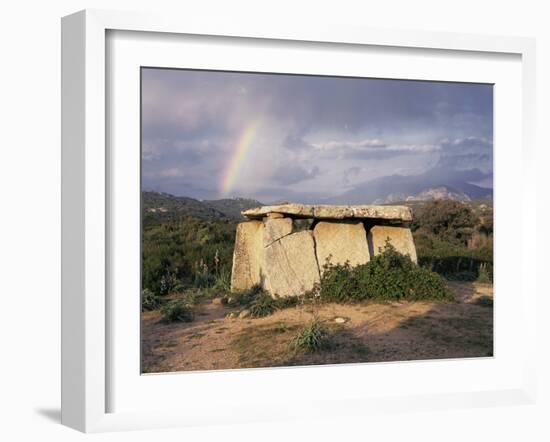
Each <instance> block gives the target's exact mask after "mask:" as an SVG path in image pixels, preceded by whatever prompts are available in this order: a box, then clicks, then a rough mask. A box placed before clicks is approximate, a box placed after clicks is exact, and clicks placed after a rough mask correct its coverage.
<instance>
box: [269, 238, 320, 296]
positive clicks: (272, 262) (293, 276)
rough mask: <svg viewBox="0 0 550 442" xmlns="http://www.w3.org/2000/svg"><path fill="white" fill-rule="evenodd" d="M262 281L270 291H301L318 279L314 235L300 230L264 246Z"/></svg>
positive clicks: (273, 292) (297, 293)
mask: <svg viewBox="0 0 550 442" xmlns="http://www.w3.org/2000/svg"><path fill="white" fill-rule="evenodd" d="M264 252H265V253H264V262H263V264H264V265H263V267H262V281H263V286H264V288H265V289H266V290H267V291H269V292H270V293H271V294H273V295H275V294H276V295H279V296H292V295H301V294H303V293H304V292H306V291H308V290H311V289H312V288H313V286H314V284H315V283H318V282H319V281H320V278H319V268H318V267H317V259H316V257H315V245H314V242H313V235H312V234H311V231H309V230H303V231H301V232H296V233H293V234H291V235H287V236H284V237H282V238H281V239H279V240H278V241H275V242H274V243H272V244H271V245H270V246H268V247H266V248H265V249H264Z"/></svg>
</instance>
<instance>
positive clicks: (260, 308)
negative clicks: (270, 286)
mask: <svg viewBox="0 0 550 442" xmlns="http://www.w3.org/2000/svg"><path fill="white" fill-rule="evenodd" d="M248 310H249V311H250V316H252V317H253V318H263V317H264V316H269V315H271V314H273V313H274V312H275V310H277V303H276V301H275V299H274V298H273V297H272V296H271V295H270V294H269V293H266V292H263V293H261V294H260V295H258V296H257V298H256V299H255V300H254V301H253V302H252V303H251V305H250V307H249V308H248Z"/></svg>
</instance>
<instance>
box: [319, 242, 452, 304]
mask: <svg viewBox="0 0 550 442" xmlns="http://www.w3.org/2000/svg"><path fill="white" fill-rule="evenodd" d="M318 293H319V296H320V299H321V301H327V302H359V301H367V300H377V301H400V300H407V301H420V300H435V301H453V300H454V298H453V296H452V294H451V292H450V291H449V289H448V288H447V285H446V283H445V280H444V279H443V278H442V277H441V276H440V275H438V274H437V273H434V272H432V271H430V270H428V269H426V268H423V267H419V266H417V265H416V264H414V263H413V262H412V261H411V259H410V257H409V256H407V255H402V254H400V253H398V252H397V251H396V250H395V248H394V247H393V246H392V245H391V244H390V243H389V242H386V245H385V247H384V250H383V251H382V253H380V254H379V255H377V256H375V257H374V258H372V259H371V260H370V261H369V262H368V263H366V264H362V265H358V266H356V267H351V266H350V265H349V264H348V263H346V264H344V265H330V264H326V265H325V266H324V272H323V275H322V276H321V283H320V285H319V288H318Z"/></svg>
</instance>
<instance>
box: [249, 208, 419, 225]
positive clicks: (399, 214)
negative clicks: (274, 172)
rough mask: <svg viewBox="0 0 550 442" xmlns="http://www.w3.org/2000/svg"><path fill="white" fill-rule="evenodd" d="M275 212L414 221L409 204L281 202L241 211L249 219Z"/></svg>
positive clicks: (327, 216)
mask: <svg viewBox="0 0 550 442" xmlns="http://www.w3.org/2000/svg"><path fill="white" fill-rule="evenodd" d="M274 213H277V214H282V215H285V216H288V217H290V218H314V219H378V220H380V219H382V220H391V221H403V222H405V221H412V212H411V209H410V208H409V207H407V206H376V205H357V206H334V205H325V204H315V205H310V204H281V205H275V206H261V207H255V208H253V209H248V210H245V211H243V212H241V214H242V215H243V216H245V217H246V218H248V219H262V218H263V217H265V216H268V215H270V214H274Z"/></svg>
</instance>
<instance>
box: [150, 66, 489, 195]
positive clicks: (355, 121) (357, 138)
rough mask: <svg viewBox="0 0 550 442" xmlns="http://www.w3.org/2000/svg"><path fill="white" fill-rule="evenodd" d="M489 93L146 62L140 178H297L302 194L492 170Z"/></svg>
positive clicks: (203, 182)
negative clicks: (400, 176)
mask: <svg viewBox="0 0 550 442" xmlns="http://www.w3.org/2000/svg"><path fill="white" fill-rule="evenodd" d="M492 94H493V92H492V87H491V86H489V85H478V84H460V83H443V82H420V81H405V80H378V79H358V78H335V77H312V76H292V75H269V74H244V73H226V72H206V71H186V70H164V69H144V70H143V71H142V145H143V153H142V159H143V176H144V180H143V185H144V187H146V188H151V189H158V190H164V191H169V192H171V193H176V194H178V195H188V196H196V197H199V196H200V197H204V198H216V197H218V196H220V195H221V194H222V193H223V192H226V193H227V195H228V196H238V195H245V194H246V195H249V196H250V195H252V194H255V193H256V192H258V193H259V192H264V194H265V195H266V196H268V197H270V196H269V195H267V193H266V191H265V189H268V188H269V189H272V190H273V191H274V192H279V193H280V194H281V195H282V194H287V195H295V196H296V192H295V190H296V186H298V187H299V188H300V192H301V193H300V194H299V195H298V196H300V197H303V198H305V197H306V196H307V195H309V196H311V197H313V196H314V195H319V194H329V195H330V194H335V193H337V192H339V191H340V190H341V189H339V188H338V186H342V183H344V184H345V185H352V184H353V182H355V181H364V180H365V179H367V178H369V179H374V178H378V177H381V176H387V175H393V174H395V173H404V174H415V173H418V174H419V173H424V172H425V171H426V170H427V169H428V168H429V167H431V166H433V165H435V164H438V163H439V164H444V165H445V167H446V168H451V169H466V168H469V167H474V165H476V164H477V165H478V166H479V167H481V169H483V171H484V173H492V141H491V140H492V138H493V126H492V116H493V115H492ZM253 122H254V123H255V124H256V126H257V128H258V129H257V130H256V131H255V132H254V135H253V137H251V140H250V146H247V147H246V149H244V151H245V152H246V154H245V155H242V158H239V159H238V162H237V163H234V161H233V160H234V158H235V155H236V154H235V152H237V151H238V148H239V143H240V142H241V141H242V140H243V134H244V133H246V132H247V128H249V127H250V126H251V125H252V123H253ZM232 161H233V163H234V164H236V168H235V179H234V180H230V181H231V186H230V188H229V189H226V188H223V186H221V185H220V183H221V181H222V180H223V177H224V176H225V174H226V173H227V171H228V170H229V165H231V164H233V163H232ZM354 168H355V169H354ZM349 170H358V171H359V172H357V173H356V174H354V173H350V172H346V171H349ZM321 171H322V173H321ZM262 189H263V190H262ZM275 198H276V197H275Z"/></svg>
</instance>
